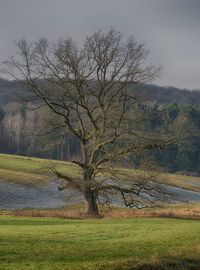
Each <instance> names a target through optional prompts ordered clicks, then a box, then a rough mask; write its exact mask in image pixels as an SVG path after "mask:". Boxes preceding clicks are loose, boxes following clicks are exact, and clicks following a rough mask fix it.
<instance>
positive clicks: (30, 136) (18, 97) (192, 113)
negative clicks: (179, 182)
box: [0, 79, 200, 175]
mask: <svg viewBox="0 0 200 270" xmlns="http://www.w3.org/2000/svg"><path fill="white" fill-rule="evenodd" d="M138 94H139V95H140V96H144V97H145V98H146V101H145V103H144V104H143V110H144V111H145V112H147V113H148V117H149V119H148V124H149V129H156V127H157V126H162V125H165V123H164V122H163V118H162V115H163V114H164V115H165V116H166V119H167V121H171V120H173V119H175V118H177V117H178V116H180V115H186V114H187V115H188V116H189V118H190V121H191V124H192V125H193V126H194V128H195V129H196V131H197V132H195V134H193V136H192V137H191V138H190V139H189V140H187V141H186V142H185V143H183V144H180V145H178V146H171V147H169V148H167V149H165V150H162V151H158V150H156V151H154V152H153V153H152V155H151V158H153V160H155V162H156V164H158V165H159V166H160V167H162V168H163V169H165V170H167V171H169V172H179V173H192V174H194V175H195V174H196V175H198V174H200V136H199V135H198V130H200V91H198V90H196V91H190V90H186V89H184V90H181V89H177V88H174V87H159V86H156V85H144V86H142V87H140V89H138ZM22 96H23V97H25V96H24V90H23V89H22V88H21V87H20V86H19V84H18V83H17V82H16V81H8V80H4V79H0V127H1V129H0V152H3V153H9V154H19V155H27V156H39V157H45V158H54V159H61V160H72V159H75V158H78V156H79V151H80V147H79V144H78V143H77V141H76V140H75V138H73V137H72V136H69V135H68V134H67V131H66V133H64V134H60V131H59V130H57V129H56V121H57V120H56V119H53V116H51V115H50V114H49V112H48V111H47V110H46V109H45V108H40V109H38V110H36V107H37V106H36V104H34V102H32V103H31V102H29V103H28V104H27V103H26V102H25V100H23V98H22ZM27 107H28V109H27ZM52 122H53V123H54V124H55V126H52ZM50 127H51V128H55V132H52V130H51V131H50V129H49V128H50ZM129 162H130V163H131V164H132V165H133V166H137V165H138V164H139V163H140V157H138V158H135V157H134V158H132V159H130V160H129Z"/></svg>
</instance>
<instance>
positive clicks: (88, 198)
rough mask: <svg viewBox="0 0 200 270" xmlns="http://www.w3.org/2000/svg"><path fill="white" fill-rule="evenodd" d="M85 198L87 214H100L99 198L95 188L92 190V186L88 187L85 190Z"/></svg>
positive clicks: (95, 215) (96, 215)
mask: <svg viewBox="0 0 200 270" xmlns="http://www.w3.org/2000/svg"><path fill="white" fill-rule="evenodd" d="M84 198H85V202H86V209H87V212H86V213H87V215H88V216H94V217H98V216H99V210H98V205H97V198H96V194H95V192H94V190H92V189H91V188H90V187H86V188H85V190H84Z"/></svg>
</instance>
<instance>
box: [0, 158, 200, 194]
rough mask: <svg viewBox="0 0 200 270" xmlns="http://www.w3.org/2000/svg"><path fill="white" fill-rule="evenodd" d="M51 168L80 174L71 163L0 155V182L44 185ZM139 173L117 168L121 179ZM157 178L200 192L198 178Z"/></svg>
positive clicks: (73, 174)
mask: <svg viewBox="0 0 200 270" xmlns="http://www.w3.org/2000/svg"><path fill="white" fill-rule="evenodd" d="M52 167H56V169H57V170H58V171H60V172H62V173H64V174H66V175H68V176H72V177H77V176H79V175H80V173H81V169H80V168H79V167H78V166H77V165H75V164H72V163H71V162H65V161H56V160H48V159H42V158H33V157H24V156H17V155H7V154H0V180H1V179H3V180H9V181H14V182H22V183H31V184H39V183H45V182H46V181H48V180H50V179H52V178H54V177H55V176H54V175H53V174H52V173H51V171H50V168H52ZM140 173H141V171H139V170H134V169H127V168H118V174H119V175H120V176H121V177H122V178H123V179H129V180H130V179H132V177H133V176H138V175H139V174H140ZM158 178H159V179H160V182H162V183H165V184H170V185H174V186H178V187H182V188H185V189H190V190H194V191H200V177H192V176H184V175H177V174H169V173H162V174H160V175H159V176H158ZM188 180H190V181H188ZM195 183H196V184H195Z"/></svg>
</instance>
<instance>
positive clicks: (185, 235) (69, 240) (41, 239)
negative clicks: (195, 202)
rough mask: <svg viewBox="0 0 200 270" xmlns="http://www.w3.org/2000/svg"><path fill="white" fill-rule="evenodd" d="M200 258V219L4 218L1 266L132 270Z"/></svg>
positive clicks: (21, 269) (44, 269)
mask: <svg viewBox="0 0 200 270" xmlns="http://www.w3.org/2000/svg"><path fill="white" fill-rule="evenodd" d="M199 257H200V221H192V220H178V219H164V218H163V219H159V218H135V219H96V220H92V219H91V220H90V219H89V220H64V219H56V218H54V219H52V218H27V217H26V218H25V217H24V218H23V217H8V216H1V217H0V262H1V263H0V269H5V270H6V269H9V270H15V269H17V270H29V269H31V270H36V269H37V270H38V269H41V270H47V269H48V270H51V269H52V270H54V269H56V270H61V269H62V270H67V269H70V270H71V269H73V270H75V269H76V270H78V269H79V270H82V269H87V270H96V269H102V270H103V269H115V270H116V269H134V268H133V267H134V266H136V265H142V264H145V263H160V262H162V264H164V263H163V262H169V261H176V260H177V261H178V260H179V259H180V258H181V261H182V260H190V259H193V260H195V259H199ZM159 269H160V268H159Z"/></svg>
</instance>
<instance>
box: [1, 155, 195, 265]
mask: <svg viewBox="0 0 200 270" xmlns="http://www.w3.org/2000/svg"><path fill="white" fill-rule="evenodd" d="M51 167H56V168H57V169H59V170H61V171H62V172H63V173H67V174H71V175H73V176H74V175H79V174H80V170H79V168H78V166H76V165H73V164H72V163H70V162H60V161H53V160H45V159H38V158H32V157H31V158H29V157H20V156H11V155H5V154H0V179H2V180H7V181H13V182H18V183H23V184H25V183H26V184H36V185H39V184H44V183H46V182H48V181H50V180H51V179H52V177H53V175H52V173H50V168H51ZM119 172H120V173H121V174H126V175H127V176H129V175H130V176H131V173H132V174H133V173H138V172H136V171H134V170H133V169H124V168H119ZM189 178H190V179H191V177H189ZM162 179H167V180H166V181H168V182H170V183H172V184H174V185H177V186H182V187H184V188H188V186H187V185H189V183H188V181H187V179H188V177H186V176H179V175H173V174H162V175H161V181H162ZM192 181H196V182H195V183H196V187H197V186H198V184H199V182H200V178H198V177H192ZM189 187H191V189H192V185H191V186H189ZM102 216H103V218H99V219H88V218H85V216H84V214H83V205H76V206H70V207H68V208H67V207H66V208H61V209H24V210H8V211H5V210H4V211H3V210H1V211H0V269H1V270H4V269H5V270H15V269H17V270H38V269H41V270H54V269H55V270H82V269H83V270H84V269H85V270H103V269H105V270H108V269H109V270H123V269H124V270H150V269H151V270H167V269H170V270H172V269H173V270H174V269H177V270H179V269H180V270H190V269H191V270H192V269H193V270H195V269H196V270H197V269H199V267H200V219H199V218H200V205H199V204H193V205H191V204H190V205H188V204H185V205H183V204H182V205H171V206H162V207H157V208H153V209H144V210H137V209H124V208H121V209H120V208H112V209H111V210H109V211H107V210H103V209H102ZM169 217H171V218H169Z"/></svg>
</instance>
